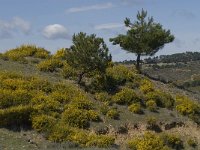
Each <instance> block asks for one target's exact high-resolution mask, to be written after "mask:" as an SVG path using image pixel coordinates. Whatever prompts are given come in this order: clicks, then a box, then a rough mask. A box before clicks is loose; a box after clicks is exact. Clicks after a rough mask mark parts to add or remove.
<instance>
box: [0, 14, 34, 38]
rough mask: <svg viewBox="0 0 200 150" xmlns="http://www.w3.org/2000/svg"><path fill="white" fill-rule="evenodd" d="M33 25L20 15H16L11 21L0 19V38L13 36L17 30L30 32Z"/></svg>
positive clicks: (25, 32) (24, 32)
mask: <svg viewBox="0 0 200 150" xmlns="http://www.w3.org/2000/svg"><path fill="white" fill-rule="evenodd" d="M30 30H31V25H30V23H29V22H28V21H25V20H23V19H22V18H20V17H14V18H13V19H12V20H11V21H5V20H0V38H3V39H4V38H11V37H13V36H14V34H15V33H16V32H21V33H23V34H28V33H30Z"/></svg>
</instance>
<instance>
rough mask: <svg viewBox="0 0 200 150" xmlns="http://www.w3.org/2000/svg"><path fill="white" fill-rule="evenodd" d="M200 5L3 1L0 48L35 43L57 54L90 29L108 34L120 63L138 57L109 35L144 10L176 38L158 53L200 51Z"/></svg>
mask: <svg viewBox="0 0 200 150" xmlns="http://www.w3.org/2000/svg"><path fill="white" fill-rule="evenodd" d="M199 6H200V1H199V0H190V1H189V0H0V52H5V51H6V50H9V49H11V48H15V47H18V46H20V45H22V44H35V45H37V46H39V47H44V48H46V49H47V50H49V51H51V52H52V53H55V52H56V50H58V49H60V48H63V47H65V48H67V47H70V46H71V45H72V41H71V38H72V36H73V34H77V33H79V32H85V33H87V34H93V33H94V34H96V35H97V37H102V38H104V40H105V42H106V44H107V46H108V47H109V50H110V53H111V54H112V56H113V60H114V61H123V60H132V59H135V55H134V54H131V53H127V52H126V51H124V50H122V49H121V48H120V47H119V46H114V45H112V43H110V42H109V38H112V37H116V36H117V35H118V34H125V33H126V28H125V26H124V23H123V22H124V19H125V18H126V17H128V18H130V19H131V21H135V19H136V15H137V12H138V11H141V10H142V8H143V9H144V10H147V12H148V16H153V18H154V21H155V22H157V23H160V24H162V25H163V28H164V29H169V30H170V31H171V33H172V34H173V35H174V36H175V40H174V41H173V42H172V43H170V44H166V45H165V47H164V48H163V49H161V50H160V51H159V52H158V53H157V54H156V55H165V54H173V53H180V52H186V51H200V9H199Z"/></svg>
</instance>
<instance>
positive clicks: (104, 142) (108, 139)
mask: <svg viewBox="0 0 200 150" xmlns="http://www.w3.org/2000/svg"><path fill="white" fill-rule="evenodd" d="M114 142H115V138H114V137H112V136H107V135H91V136H90V137H89V142H88V143H87V144H86V146H88V147H91V146H93V147H100V148H108V147H109V146H111V145H113V144H114Z"/></svg>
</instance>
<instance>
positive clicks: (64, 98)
mask: <svg viewBox="0 0 200 150" xmlns="http://www.w3.org/2000/svg"><path fill="white" fill-rule="evenodd" d="M50 97H51V98H52V99H53V100H55V101H58V102H60V103H62V104H67V103H69V102H70V101H71V95H70V94H69V93H68V92H66V91H65V92H63V91H54V92H52V93H51V94H50Z"/></svg>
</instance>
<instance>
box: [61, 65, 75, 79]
mask: <svg viewBox="0 0 200 150" xmlns="http://www.w3.org/2000/svg"><path fill="white" fill-rule="evenodd" d="M61 75H62V76H63V77H64V78H66V79H67V78H74V77H75V76H77V72H76V70H75V69H74V68H72V67H71V66H70V65H69V64H67V63H64V66H63V67H62V70H61Z"/></svg>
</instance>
